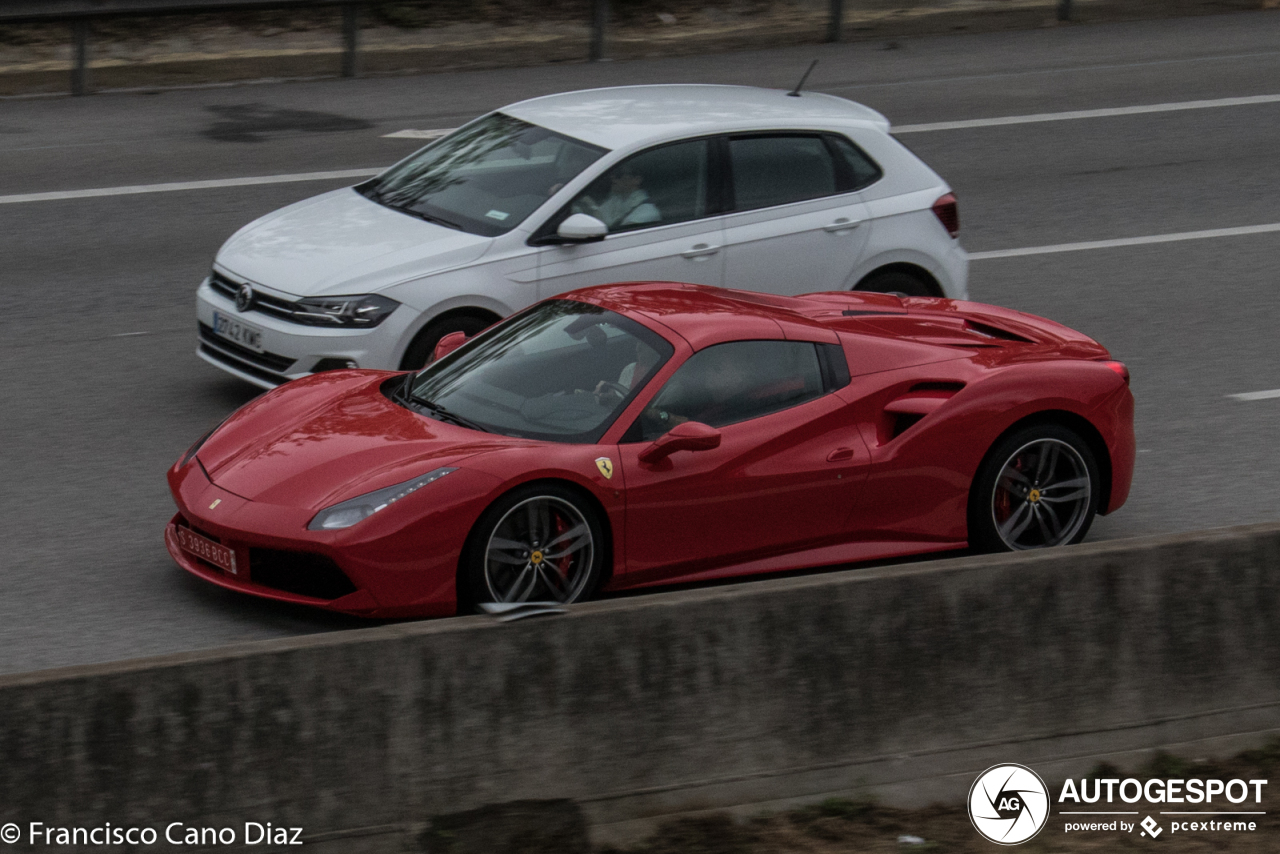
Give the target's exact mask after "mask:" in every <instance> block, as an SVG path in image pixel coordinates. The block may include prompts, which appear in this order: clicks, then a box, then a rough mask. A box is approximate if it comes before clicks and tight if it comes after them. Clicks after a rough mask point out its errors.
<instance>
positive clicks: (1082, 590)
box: [0, 525, 1280, 851]
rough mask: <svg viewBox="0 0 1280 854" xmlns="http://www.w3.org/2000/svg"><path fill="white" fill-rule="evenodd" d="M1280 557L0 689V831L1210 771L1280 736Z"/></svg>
mask: <svg viewBox="0 0 1280 854" xmlns="http://www.w3.org/2000/svg"><path fill="white" fill-rule="evenodd" d="M1278 566H1280V525H1270V526H1257V527H1250V528H1236V529H1227V530H1221V531H1213V532H1207V533H1205V534H1201V535H1195V536H1174V537H1165V538H1153V539H1144V540H1131V541H1125V542H1118V543H1106V544H1098V545H1086V546H1080V547H1075V548H1071V549H1063V550H1059V551H1056V552H1053V553H1049V554H1037V555H1032V556H1022V555H1008V556H998V557H972V558H961V559H955V560H944V561H936V562H930V563H917V564H907V565H901V566H896V567H888V568H878V569H864V570H853V571H846V572H840V573H826V574H815V575H809V576H803V577H798V578H790V579H773V580H764V581H755V582H750V583H746V584H740V585H734V586H725V587H718V588H707V589H700V590H692V591H682V592H674V593H663V594H656V595H648V596H641V597H634V598H623V599H616V600H612V601H607V602H595V603H588V604H585V605H581V606H576V607H574V608H573V609H572V612H571V613H570V614H568V615H565V616H557V617H541V618H534V619H530V620H527V621H523V622H516V623H509V624H501V623H498V622H496V621H493V620H491V619H490V618H487V617H468V618H461V619H452V620H440V621H434V622H423V623H406V624H399V625H391V626H383V627H377V628H371V629H366V630H357V631H350V632H343V633H337V634H326V635H318V636H310V637H302V638H296V639H288V640H282V641H269V642H264V643H256V644H252V645H245V646H241V647H235V648H226V649H221V650H213V651H210V652H207V653H199V654H184V655H175V656H169V657H163V658H155V659H149V660H139V661H133V662H123V663H116V664H109V665H102V666H94V667H85V668H72V669H65V670H58V671H48V672H43V673H34V674H26V675H20V676H9V677H3V678H0V821H13V822H16V823H18V824H19V825H20V826H21V827H22V828H23V829H24V833H25V830H26V828H27V826H28V825H27V823H28V822H31V821H39V822H43V823H44V824H45V825H55V826H80V827H93V826H100V825H102V824H103V823H105V822H111V824H112V826H116V827H121V826H128V825H138V826H155V827H161V828H162V827H163V825H164V824H167V823H168V822H171V821H181V822H184V823H186V824H187V825H196V826H215V827H221V826H236V827H239V826H241V825H243V823H244V822H245V821H256V822H259V823H262V824H265V823H267V822H271V823H273V824H274V825H276V826H300V827H304V828H305V829H306V835H305V837H304V838H306V839H308V841H309V843H310V844H311V845H312V846H313V847H314V845H316V844H323V843H325V842H326V841H327V842H329V843H331V845H330V847H333V849H334V850H342V851H354V850H358V849H357V848H356V847H355V846H356V842H357V841H358V840H360V839H363V843H362V844H364V845H366V846H371V847H368V848H367V850H404V849H403V848H402V847H400V846H401V845H402V844H403V842H404V839H406V838H409V837H406V836H405V835H404V830H405V829H406V828H408V827H411V826H412V825H413V824H414V823H415V822H421V821H424V820H426V819H427V817H429V816H430V815H433V814H440V813H448V812H454V811H458V810H465V809H470V808H473V807H476V806H480V805H483V804H488V803H497V802H505V801H513V800H517V799H522V798H571V799H574V800H576V801H578V802H579V803H580V804H582V806H583V809H584V811H585V812H586V814H587V816H588V818H589V819H590V820H591V821H592V822H593V823H594V824H595V826H596V828H597V832H598V833H600V834H602V835H603V836H606V837H609V836H613V837H618V836H626V835H627V833H628V830H629V829H630V830H634V829H636V828H639V827H641V826H642V824H643V822H644V821H645V820H647V819H650V818H652V817H653V816H657V815H662V814H669V813H672V812H679V811H689V810H696V809H707V808H721V807H727V806H738V807H740V808H749V809H756V808H758V807H760V806H761V805H765V806H768V805H781V804H784V803H788V802H793V801H794V800H796V799H805V798H814V797H820V796H825V795H828V794H833V793H846V794H847V793H862V794H866V793H870V792H875V793H878V794H880V795H881V796H883V797H887V798H888V799H889V800H891V801H900V802H912V801H915V802H919V801H922V800H930V799H932V798H934V797H944V798H947V797H957V796H962V795H963V793H964V791H966V790H967V788H968V785H969V784H970V783H971V782H972V779H973V776H974V774H975V773H976V772H977V771H980V770H982V769H983V768H985V767H987V766H988V765H990V764H991V763H992V762H995V761H1005V760H1007V761H1018V762H1023V763H1026V764H1031V765H1032V766H1033V767H1036V768H1037V770H1040V771H1041V773H1042V774H1044V775H1045V776H1052V774H1053V773H1055V771H1057V770H1058V769H1067V768H1075V767H1078V766H1081V765H1083V766H1084V768H1086V769H1087V767H1088V765H1089V764H1091V763H1092V762H1094V761H1096V760H1097V758H1099V757H1103V756H1119V755H1123V754H1125V753H1126V752H1130V751H1135V750H1143V749H1149V748H1153V747H1157V746H1170V745H1178V744H1182V745H1190V746H1192V747H1193V748H1195V749H1197V750H1211V749H1213V748H1214V746H1215V745H1217V746H1219V747H1221V746H1223V745H1225V744H1227V743H1228V742H1227V741H1223V740H1222V737H1224V736H1235V737H1237V738H1239V737H1243V738H1245V739H1246V740H1247V739H1250V738H1254V739H1256V738H1258V737H1260V734H1262V733H1265V732H1269V731H1272V730H1276V729H1280V573H1277V567H1278ZM1071 773H1074V771H1072V772H1071ZM22 847H23V846H19V849H21V848H22ZM45 850H50V849H45ZM258 850H261V849H260V848H259V849H258Z"/></svg>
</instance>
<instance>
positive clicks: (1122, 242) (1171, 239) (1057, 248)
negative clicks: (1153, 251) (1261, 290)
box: [969, 222, 1280, 261]
mask: <svg viewBox="0 0 1280 854" xmlns="http://www.w3.org/2000/svg"><path fill="white" fill-rule="evenodd" d="M1276 231H1280V222H1271V223H1267V224H1266V225H1243V226H1240V227H1238V228H1212V229H1209V230H1207V231H1182V232H1178V233H1177V234H1152V235H1148V236H1146V237H1121V238H1118V239H1116V240H1089V241H1086V242H1084V243H1059V244H1056V245H1054V246H1027V247H1025V248H1023V249H995V250H993V251H991V252H970V253H969V260H970V261H987V260H989V259H992V258H1019V257H1021V256H1023V255H1052V254H1054V253H1055V252H1083V251H1085V250H1088V249H1114V248H1116V247H1120V246H1146V245H1148V244H1151V243H1179V242H1181V241H1183V240H1207V239H1208V238H1210V237H1240V236H1242V235H1247V234H1270V233H1272V232H1276Z"/></svg>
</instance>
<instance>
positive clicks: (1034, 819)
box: [969, 765, 1049, 845]
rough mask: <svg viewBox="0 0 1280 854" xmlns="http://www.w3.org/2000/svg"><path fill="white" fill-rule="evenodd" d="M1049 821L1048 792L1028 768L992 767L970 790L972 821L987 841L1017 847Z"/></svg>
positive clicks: (979, 777)
mask: <svg viewBox="0 0 1280 854" xmlns="http://www.w3.org/2000/svg"><path fill="white" fill-rule="evenodd" d="M1048 819H1049V790H1048V788H1047V787H1046V786H1045V784H1044V780H1041V779H1040V775H1039V774H1037V773H1036V772H1035V771H1032V770H1031V769H1030V768H1028V767H1026V766H1025V765H993V766H992V767H990V768H988V769H987V770H986V771H983V772H982V773H981V774H979V775H978V779H976V780H974V781H973V787H972V788H970V789H969V820H970V821H972V822H973V826H974V828H975V829H976V830H977V831H978V833H981V834H982V835H983V837H985V838H986V839H988V840H990V841H992V842H995V843H997V844H999V845H1018V844H1019V843H1022V842H1026V841H1027V840H1028V839H1030V838H1031V837H1033V836H1035V835H1036V834H1037V833H1039V832H1040V830H1041V828H1043V827H1044V825H1045V822H1046V821H1048Z"/></svg>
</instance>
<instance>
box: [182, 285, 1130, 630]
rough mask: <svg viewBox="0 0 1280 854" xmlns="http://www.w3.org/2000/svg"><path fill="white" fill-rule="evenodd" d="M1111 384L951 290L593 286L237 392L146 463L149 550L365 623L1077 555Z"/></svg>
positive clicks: (1059, 340)
mask: <svg viewBox="0 0 1280 854" xmlns="http://www.w3.org/2000/svg"><path fill="white" fill-rule="evenodd" d="M441 351H443V348H441ZM1128 379H1129V376H1128V371H1127V370H1126V368H1125V366H1124V365H1122V364H1120V363H1119V362H1115V361H1112V360H1111V358H1110V356H1109V354H1108V353H1107V351H1106V350H1105V349H1103V348H1102V347H1101V346H1099V345H1098V344H1097V343H1095V342H1094V341H1092V340H1091V339H1089V338H1087V337H1085V336H1084V335H1081V334H1079V333H1077V332H1074V331H1072V330H1070V329H1067V328H1066V327H1064V326H1060V325H1058V324H1056V323H1052V322H1050V321H1047V320H1043V319H1040V318H1037V317H1032V316H1029V315H1026V314H1022V313H1019V312H1016V311H1011V310H1007V309H1001V308H995V307H992V306H986V305H979V304H976V303H966V302H955V301H951V300H945V299H933V298H923V297H921V298H899V297H896V296H891V295H885V294H871V293H821V294H811V295H808V296H802V297H779V296H770V295H763V294H758V293H749V292H743V291H732V290H722V289H718V288H708V287H702V286H694V285H680V284H661V283H658V284H631V285H610V286H603V287H596V288H588V289H585V290H580V291H575V292H573V293H570V294H566V295H564V296H561V297H559V298H556V299H551V300H547V301H545V302H542V303H538V304H537V305H534V306H532V307H531V308H529V309H527V310H525V311H523V312H520V313H519V314H516V315H514V316H512V317H510V318H508V319H507V320H505V321H503V322H502V323H499V324H497V325H495V326H493V327H492V328H490V329H488V330H486V331H485V332H483V333H481V334H480V335H477V336H476V337H475V338H473V339H471V340H469V341H467V342H466V343H465V344H464V345H463V346H461V347H459V348H457V349H456V350H454V351H453V352H450V353H448V354H447V355H442V356H441V357H440V358H438V359H437V360H436V361H435V362H433V363H432V364H430V365H428V366H427V367H426V368H425V369H423V370H422V371H419V372H414V373H409V374H403V373H389V372H385V371H363V370H349V371H335V372H330V373H322V374H314V375H312V376H309V377H306V378H303V379H300V380H297V381H295V382H291V383H288V384H287V385H284V386H281V387H280V388H278V389H276V390H274V391H271V392H269V393H267V394H265V395H263V396H262V397H260V398H258V399H256V400H254V401H252V402H251V403H249V404H248V405H246V406H244V407H243V408H242V409H240V410H239V411H237V412H236V413H235V414H233V415H232V416H231V417H230V418H228V419H227V420H226V421H225V422H224V423H223V424H222V425H221V426H219V427H218V428H217V429H215V430H214V431H213V432H212V433H210V434H209V435H207V436H205V437H204V438H203V439H201V440H200V441H199V442H197V443H196V444H195V446H193V447H192V448H191V449H190V450H189V451H188V452H187V453H186V454H185V455H184V456H183V457H182V459H181V460H179V461H178V463H177V464H175V465H174V466H173V468H172V469H171V470H170V471H169V484H170V487H171V488H172V490H173V495H174V498H175V500H176V501H177V504H178V511H179V512H178V514H177V515H176V516H174V518H173V520H172V522H170V524H169V526H168V529H167V531H166V542H167V544H168V548H169V552H170V554H172V555H173V557H174V559H175V560H176V561H177V562H178V563H179V564H180V565H181V566H182V567H183V568H185V569H187V570H188V571H190V572H192V573H195V574H196V575H199V576H200V577H202V578H205V579H207V580H209V581H212V582H213V583H215V584H220V585H222V586H224V587H230V588H233V589H235V590H241V591H244V592H246V593H252V594H255V595H258V596H265V597H269V598H273V599H279V600H284V601H289V602H299V603H305V604H309V605H315V606H319V607H322V608H328V609H331V610H334V611H343V612H347V613H352V614H362V615H369V616H380V617H392V616H427V615H444V614H453V613H456V612H458V611H459V610H460V609H462V610H469V609H470V608H471V607H473V606H474V605H475V604H478V603H484V602H522V601H547V600H555V601H558V602H573V601H577V600H581V599H583V598H586V597H588V596H590V595H591V594H592V593H594V592H596V591H597V590H602V589H603V590H619V589H624V588H634V587H644V586H648V585H655V584H664V583H671V582H687V581H696V580H700V579H710V578H721V577H727V576H738V575H747V574H751V573H762V572H774V571H779V570H789V569H796V568H801V567H817V566H824V565H833V564H843V563H849V562H854V561H870V560H877V559H884V558H890V557H896V556H900V555H907V554H921V553H926V552H936V551H943V550H949V549H959V548H964V547H966V546H971V547H974V548H978V549H984V550H1011V549H1034V548H1043V547H1046V546H1056V545H1061V544H1068V543H1076V542H1079V541H1080V540H1081V539H1083V538H1084V536H1085V534H1086V532H1087V531H1088V530H1089V525H1090V523H1091V522H1092V521H1093V518H1094V515H1095V514H1097V513H1109V512H1111V511H1113V510H1115V509H1116V508H1118V507H1119V506H1120V505H1121V504H1123V503H1124V501H1125V498H1126V497H1127V495H1128V492H1129V483H1130V479H1131V477H1132V473H1133V462H1134V437H1133V397H1132V395H1131V394H1130V392H1129V388H1128Z"/></svg>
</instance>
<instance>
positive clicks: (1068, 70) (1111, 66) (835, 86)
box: [821, 50, 1280, 92]
mask: <svg viewBox="0 0 1280 854" xmlns="http://www.w3.org/2000/svg"><path fill="white" fill-rule="evenodd" d="M1277 55H1280V51H1274V50H1266V51H1256V52H1254V53H1224V54H1220V55H1217V56H1193V57H1190V58H1186V59H1150V60H1143V61H1141V62H1108V63H1102V64H1098V65H1065V66H1061V67H1058V68H1026V69H1022V70H1021V71H995V72H991V73H989V74H956V75H951V76H947V77H916V78H914V79H911V80H886V81H881V82H879V83H831V84H829V85H825V86H823V87H822V89H821V91H823V92H840V91H844V90H846V89H878V88H884V87H888V86H919V85H926V84H929V83H959V82H963V81H966V80H996V79H1000V78H1004V77H1030V76H1033V75H1037V74H1074V73H1076V72H1081V71H1115V70H1116V69H1119V68H1150V67H1151V66H1156V65H1188V64H1191V63H1196V62H1229V61H1231V60H1236V59H1257V58H1259V57H1263V56H1277Z"/></svg>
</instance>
